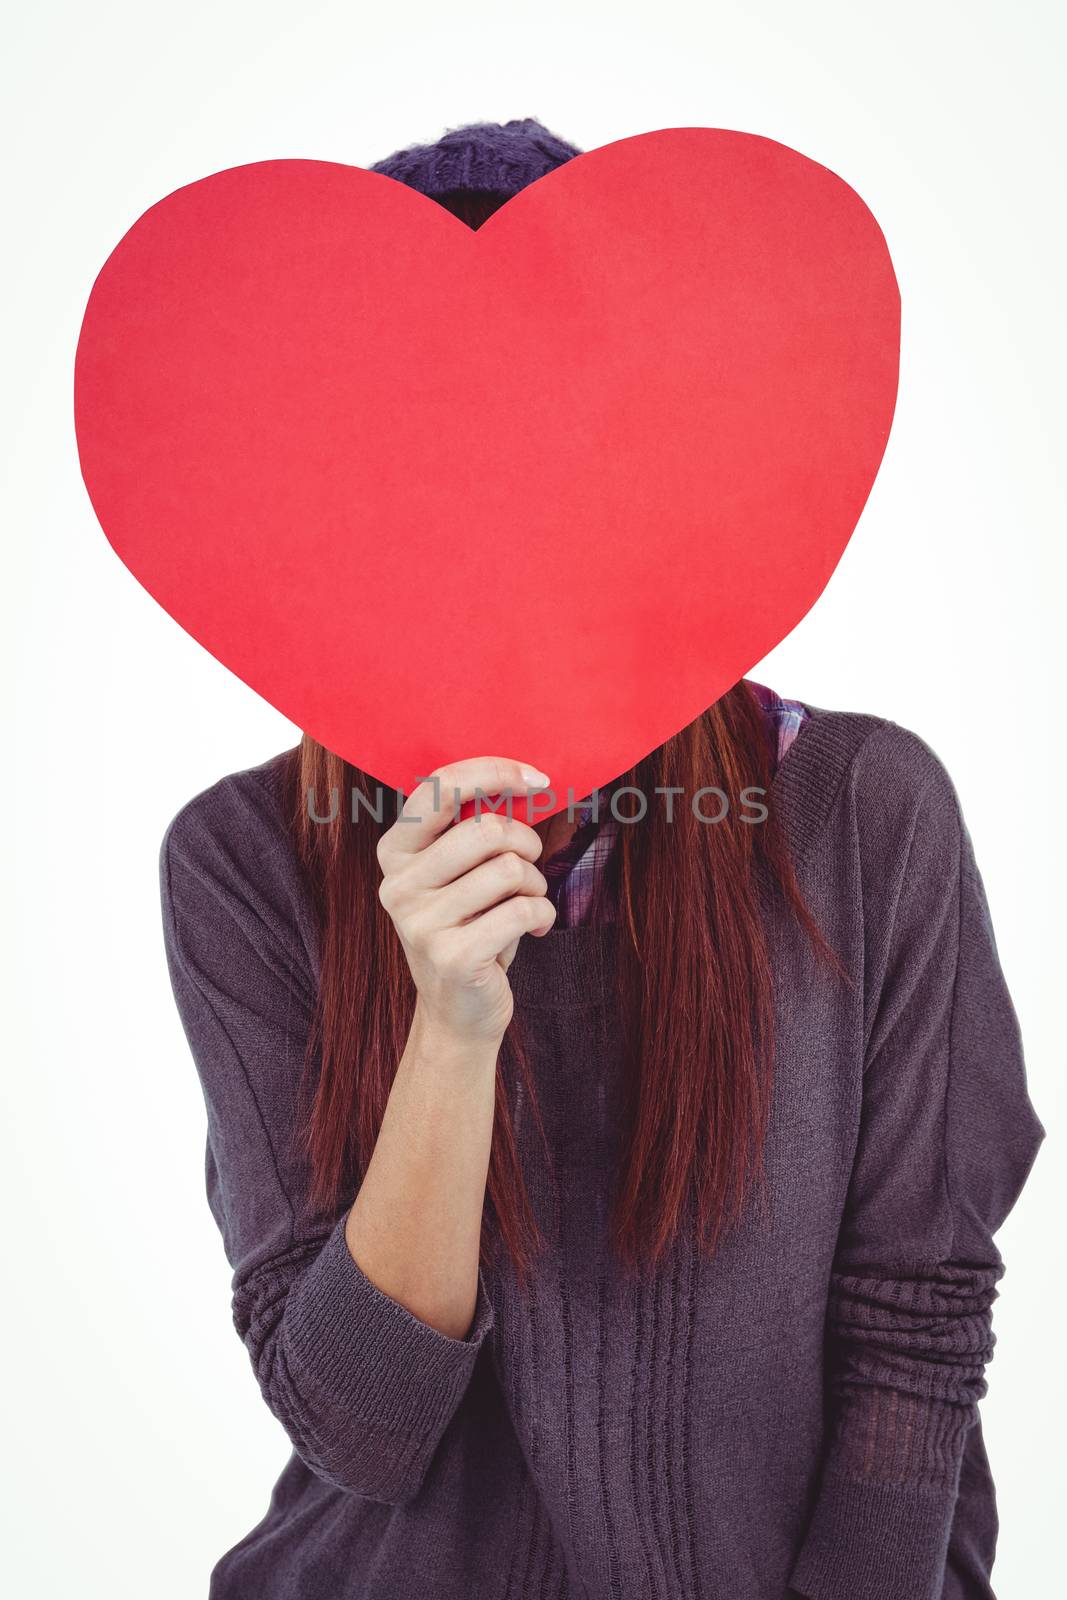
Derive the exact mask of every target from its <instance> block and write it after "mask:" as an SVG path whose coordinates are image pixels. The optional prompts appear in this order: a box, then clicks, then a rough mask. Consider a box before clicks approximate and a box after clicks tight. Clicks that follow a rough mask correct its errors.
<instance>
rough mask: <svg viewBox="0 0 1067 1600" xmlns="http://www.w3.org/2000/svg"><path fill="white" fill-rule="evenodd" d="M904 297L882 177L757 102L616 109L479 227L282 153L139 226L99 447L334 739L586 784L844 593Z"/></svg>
mask: <svg viewBox="0 0 1067 1600" xmlns="http://www.w3.org/2000/svg"><path fill="white" fill-rule="evenodd" d="M899 327H900V306H899V295H898V291H897V285H896V280H895V278H894V275H893V268H892V264H891V262H890V258H889V254H888V251H887V249H886V245H885V241H884V239H883V237H882V234H881V231H880V229H879V227H878V224H877V223H876V222H875V220H874V218H873V217H872V215H871V213H870V212H869V210H868V209H867V207H866V206H865V205H864V203H863V202H862V201H861V200H860V199H859V197H858V196H857V195H856V194H855V193H854V191H853V190H852V189H850V188H849V187H848V185H847V184H845V183H844V182H843V181H842V180H841V179H840V178H838V177H836V176H835V175H834V174H833V173H832V172H830V171H829V170H828V169H827V168H826V167H823V166H820V165H818V164H817V163H816V162H814V161H811V160H808V159H807V158H806V157H804V156H801V155H798V154H797V153H796V152H795V151H793V150H790V149H788V148H787V147H786V146H784V145H781V144H777V143H775V142H774V141H772V140H769V139H763V138H759V137H757V136H755V135H751V134H743V133H733V132H727V131H723V130H719V129H710V128H673V129H665V130H661V131H659V132H655V133H646V134H640V135H637V136H636V137H633V138H628V139H620V140H618V141H617V142H615V143H614V144H609V145H606V146H604V147H603V148H601V149H598V150H593V151H590V152H588V153H586V154H583V155H580V156H577V157H575V158H574V159H573V160H571V161H569V162H568V163H566V165H564V166H562V167H560V168H558V169H557V170H556V171H554V172H551V173H549V174H548V175H547V176H546V177H543V178H541V179H539V180H538V181H537V182H536V183H534V184H532V185H530V186H529V187H528V188H526V189H524V190H523V191H522V192H521V193H520V194H518V195H517V196H516V197H515V198H513V199H512V200H510V201H508V203H507V204H506V205H504V206H503V207H502V208H501V209H500V210H499V211H497V212H496V213H495V214H494V215H493V216H492V217H490V219H489V221H488V222H486V223H485V224H484V225H483V226H482V227H481V228H480V229H478V230H477V231H475V230H472V229H470V228H469V227H467V225H466V224H464V223H463V222H461V221H459V220H458V219H457V218H456V217H454V216H452V215H451V214H450V213H449V212H447V211H446V210H445V209H444V208H443V207H442V206H440V205H438V204H437V203H436V202H435V201H434V200H432V199H429V198H427V197H426V196H424V195H421V194H418V193H416V192H415V191H413V190H411V189H409V188H407V187H406V186H404V185H403V184H400V183H398V182H396V181H395V180H394V179H391V178H388V177H385V176H384V175H382V174H380V173H373V172H367V171H364V170H362V169H361V168H358V167H347V166H340V165H336V164H334V163H331V162H322V161H300V160H294V161H265V162H257V163H254V164H252V165H250V166H244V167H236V168H233V169H231V170H229V171H225V172H220V173H216V174H215V175H214V176H213V177H209V178H205V179H203V180H201V181H200V182H198V183H192V184H190V185H189V186H188V187H186V188H184V189H179V190H178V191H177V192H176V193H174V194H171V195H169V196H168V197H167V198H166V199H165V200H162V201H160V202H159V204H157V205H155V206H153V207H152V208H151V210H149V211H148V212H146V213H145V215H144V216H143V217H141V219H140V220H139V221H138V222H137V223H136V224H135V225H134V226H133V227H132V228H131V229H130V231H129V232H128V233H127V234H126V236H125V238H124V239H123V240H122V241H121V243H120V244H119V245H118V246H117V248H116V249H115V250H114V252H113V253H112V254H111V256H110V257H109V258H108V260H107V262H106V264H105V266H104V267H103V270H102V271H101V273H100V275H99V277H98V278H97V280H96V283H95V285H94V287H93V291H92V294H91V296H90V299H89V304H88V307H87V310H86V313H85V319H84V323H83V326H82V331H81V338H80V340H79V344H78V355H77V366H76V375H75V417H76V425H77V435H78V447H79V452H80V456H81V465H82V472H83V475H84V478H85V482H86V485H87V487H88V490H89V494H90V496H91V498H92V502H93V506H94V508H95V510H96V513H97V516H98V517H99V519H100V522H101V524H102V526H103V528H104V531H105V532H106V534H107V537H108V539H109V540H110V542H111V544H112V545H113V547H114V548H115V550H116V551H117V553H118V554H119V556H120V557H121V558H122V560H123V561H124V562H125V563H126V565H127V566H128V567H129V568H130V570H131V571H132V572H133V573H134V575H135V576H136V577H137V578H138V579H139V581H140V582H141V583H142V584H143V585H144V587H145V588H146V589H147V590H148V592H149V593H150V594H151V595H153V596H154V598H155V599H156V600H157V601H159V603H160V604H161V605H162V606H163V607H165V609H166V610H167V611H168V612H169V613H170V615H171V616H172V617H174V618H175V619H176V620H177V621H178V622H179V623H180V624H181V626H182V627H183V628H185V629H186V630H187V632H189V633H190V634H191V635H192V636H193V637H194V638H195V639H197V640H199V641H200V643H201V644H202V645H204V646H206V648H207V649H208V650H210V651H211V653H212V654H213V655H215V656H216V657H217V658H218V659H219V660H220V661H222V662H224V663H225V665H226V666H227V667H229V668H230V669H231V670H232V671H233V672H235V673H236V674H237V675H238V676H239V677H241V678H243V679H244V680H245V682H246V683H248V684H250V685H251V686H252V687H253V688H254V689H256V690H257V691H258V692H259V693H260V694H261V695H262V696H263V697H264V698H265V699H267V700H268V701H270V703H271V704H272V705H274V706H276V707H277V708H278V710H280V711H281V712H283V713H284V714H285V715H286V716H287V717H289V718H291V719H292V721H293V722H295V723H297V724H298V726H300V727H301V728H303V729H305V730H306V731H307V732H308V733H310V734H312V735H313V736H314V737H315V738H316V739H318V740H319V741H320V742H321V743H323V744H324V745H326V746H328V747H329V748H330V749H331V750H333V751H335V752H336V753H338V754H339V755H342V756H344V757H346V758H347V759H349V760H350V761H353V762H355V763H356V764H358V765H359V766H361V767H363V768H365V769H366V770H368V771H369V772H371V773H372V774H373V775H374V776H375V777H376V778H378V779H379V780H381V781H383V782H385V783H387V784H389V785H390V786H397V787H401V788H403V789H405V790H408V789H410V788H411V786H412V785H413V783H414V780H415V779H416V778H417V777H418V776H420V775H422V774H425V773H427V772H429V771H430V769H431V768H432V767H435V766H437V765H438V764H439V763H441V762H443V761H446V760H454V759H457V758H459V757H461V756H469V755H482V754H502V755H509V756H516V757H518V758H520V759H522V760H526V761H530V762H533V763H535V764H537V765H539V766H540V767H542V768H543V769H544V770H545V771H547V772H548V773H549V774H550V776H551V778H552V780H553V783H554V785H555V787H556V790H557V795H558V803H559V804H560V805H562V804H565V802H566V798H567V796H566V790H567V787H568V786H573V789H574V791H575V794H576V795H577V796H581V795H584V794H585V793H587V792H588V791H589V790H590V789H592V788H593V787H594V786H596V785H598V784H601V783H606V782H608V781H609V780H610V779H612V778H614V777H616V776H617V775H618V774H619V773H620V772H622V771H624V770H625V769H627V768H628V767H629V766H630V765H631V764H632V763H633V762H634V761H635V760H637V759H639V758H640V757H641V756H643V755H645V754H646V753H647V752H648V751H650V750H652V749H654V748H655V747H656V746H657V745H659V744H661V743H662V742H663V741H664V740H665V739H666V738H668V737H669V736H670V735H671V734H673V733H675V732H676V731H677V730H678V729H679V728H682V727H683V726H685V724H686V723H687V722H689V721H690V720H691V719H692V718H693V717H695V716H696V715H697V714H698V713H699V712H700V711H701V710H703V708H704V707H705V706H707V705H709V704H711V703H712V702H713V701H714V700H716V699H717V698H718V697H719V695H721V694H723V693H724V692H725V691H726V690H727V689H728V688H729V687H730V686H731V685H732V684H733V683H735V682H736V681H737V679H738V678H740V677H742V676H743V675H744V674H745V673H746V672H748V671H749V670H750V669H751V668H752V667H753V666H754V665H755V664H756V663H757V662H758V661H759V660H760V659H761V658H762V657H763V656H764V655H765V654H766V653H767V652H768V651H769V650H770V649H771V648H772V647H773V646H774V645H775V644H777V643H778V642H779V640H781V639H782V638H783V637H784V636H785V635H786V634H787V633H788V632H789V631H790V629H791V628H793V627H794V626H795V624H796V623H797V622H798V621H799V620H800V618H801V617H802V616H803V615H804V613H805V612H806V611H807V610H808V609H809V607H810V606H811V605H812V604H813V602H814V601H815V600H816V598H817V597H818V595H819V594H820V592H821V591H822V589H823V587H824V585H825V584H826V582H827V579H828V578H829V576H830V574H831V572H832V571H833V568H834V566H835V565H836V563H837V561H838V560H839V558H840V556H841V553H842V551H843V550H844V547H845V545H846V543H847V541H848V538H849V536H850V534H851V533H852V530H853V528H854V527H855V524H856V521H857V519H858V517H859V515H860V512H861V511H862V509H863V506H864V503H865V501H866V499H867V496H868V494H869V492H870V489H871V485H872V483H873V482H874V477H875V474H876V472H877V470H878V466H879V463H880V461H881V459H882V454H883V451H884V449H885V445H886V440H887V438H888V435H889V428H890V424H891V421H892V415H893V407H894V403H895V398H896V385H897V367H898V357H899Z"/></svg>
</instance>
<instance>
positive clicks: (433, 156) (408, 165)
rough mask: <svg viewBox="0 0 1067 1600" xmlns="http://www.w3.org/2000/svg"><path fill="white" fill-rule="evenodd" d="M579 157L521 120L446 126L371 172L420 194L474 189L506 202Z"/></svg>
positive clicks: (536, 126) (578, 152) (563, 142)
mask: <svg viewBox="0 0 1067 1600" xmlns="http://www.w3.org/2000/svg"><path fill="white" fill-rule="evenodd" d="M581 153H582V152H581V150H579V149H578V147H577V146H576V145H573V144H568V143H567V141H566V140H565V139H560V138H559V137H558V136H557V135H556V134H554V133H550V132H549V130H548V129H547V128H546V127H545V125H544V123H543V122H539V121H538V120H537V118H536V117H521V118H517V119H515V120H513V121H511V122H468V123H465V124H464V125H463V126H461V127H458V128H449V130H448V132H447V133H445V134H443V135H442V136H441V138H440V139H438V140H437V141H436V143H435V144H416V145H411V146H409V147H408V148H407V149H406V150H397V151H394V153H393V154H392V155H391V156H386V157H385V159H384V160H382V161H376V162H375V163H374V165H373V166H372V167H371V168H370V171H371V172H382V173H384V174H385V176H386V177H387V178H396V179H398V180H399V182H400V183H406V184H407V185H408V187H409V188H411V189H418V190H419V192H420V193H421V194H425V195H431V196H435V195H442V194H448V193H450V192H452V191H453V190H455V189H478V190H485V191H489V192H490V193H493V194H502V195H506V196H508V197H509V198H510V196H511V195H514V194H518V193H519V191H520V189H525V188H526V185H527V184H529V183H533V182H534V181H535V180H536V179H537V178H543V177H544V175H545V173H546V172H551V171H552V170H553V169H554V168H555V167H561V166H562V165H563V163H564V162H565V161H570V159H571V157H572V156H577V155H581Z"/></svg>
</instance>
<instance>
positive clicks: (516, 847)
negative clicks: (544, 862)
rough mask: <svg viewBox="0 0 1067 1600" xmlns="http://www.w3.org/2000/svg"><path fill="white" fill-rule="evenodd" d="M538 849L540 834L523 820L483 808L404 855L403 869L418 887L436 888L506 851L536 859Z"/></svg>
mask: <svg viewBox="0 0 1067 1600" xmlns="http://www.w3.org/2000/svg"><path fill="white" fill-rule="evenodd" d="M542 849H543V844H542V841H541V836H540V834H539V833H537V832H536V831H535V830H534V829H533V828H530V827H528V826H527V825H526V823H525V822H520V821H519V819H518V818H517V817H510V818H509V817H505V816H501V815H500V814H498V813H495V812H491V811H486V812H483V813H482V815H481V816H476V817H468V818H467V820H466V821H465V822H457V823H455V824H454V826H453V827H451V828H448V829H446V830H445V832H444V833H442V834H441V835H440V836H439V837H438V838H436V839H434V840H433V842H432V843H431V844H429V845H427V847H426V849H425V850H422V851H420V852H419V853H418V854H417V855H416V856H415V857H413V858H407V860H406V863H405V871H406V872H407V873H408V874H409V875H410V878H411V881H412V883H414V884H416V885H417V886H418V887H419V888H421V889H438V888H441V887H443V886H444V885H445V884H448V883H454V882H455V880H456V879H457V878H460V877H462V876H463V874H464V873H465V872H470V871H472V869H473V868H475V867H477V866H478V865H479V864H480V863H481V862H483V861H488V860H489V858H490V857H491V856H497V855H502V854H504V853H505V852H508V853H510V854H512V855H517V856H521V857H522V859H523V860H524V861H536V860H537V859H538V857H539V856H540V854H541V851H542Z"/></svg>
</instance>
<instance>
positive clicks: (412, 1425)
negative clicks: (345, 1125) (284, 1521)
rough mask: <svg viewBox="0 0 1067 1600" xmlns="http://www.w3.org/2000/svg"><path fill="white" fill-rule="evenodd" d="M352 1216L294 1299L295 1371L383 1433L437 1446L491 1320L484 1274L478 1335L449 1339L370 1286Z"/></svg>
mask: <svg viewBox="0 0 1067 1600" xmlns="http://www.w3.org/2000/svg"><path fill="white" fill-rule="evenodd" d="M346 1220H347V1219H346V1217H344V1216H342V1217H341V1218H340V1219H339V1220H338V1221H337V1223H336V1224H335V1226H334V1228H333V1229H332V1231H331V1233H330V1235H329V1237H328V1239H327V1240H326V1243H325V1244H324V1246H323V1247H322V1249H321V1251H320V1252H319V1254H318V1256H317V1257H316V1258H315V1260H314V1261H313V1262H312V1264H311V1266H310V1267H309V1268H308V1270H307V1272H305V1273H304V1274H303V1276H302V1277H301V1279H300V1280H299V1282H298V1284H297V1285H296V1287H295V1288H294V1289H293V1291H291V1293H290V1295H289V1299H288V1303H287V1305H286V1319H285V1320H286V1344H287V1349H288V1355H289V1361H290V1365H291V1367H292V1368H293V1369H294V1370H296V1371H299V1372H300V1373H301V1374H302V1375H304V1376H305V1377H307V1378H309V1379H310V1380H311V1381H312V1382H313V1383H315V1384H316V1385H317V1386H318V1387H319V1388H320V1389H321V1390H322V1391H323V1392H324V1393H326V1394H328V1395H329V1396H330V1399H331V1400H332V1401H333V1402H334V1403H336V1404H338V1405H341V1406H343V1407H345V1409H346V1410H347V1411H348V1412H349V1414H350V1416H351V1417H352V1418H353V1419H354V1420H359V1421H363V1422H366V1423H369V1424H372V1425H373V1426H374V1428H375V1431H378V1430H383V1431H384V1432H385V1433H387V1434H390V1435H399V1436H400V1437H401V1438H406V1439H409V1440H411V1441H412V1442H413V1443H414V1442H415V1441H417V1440H422V1439H425V1440H431V1439H432V1440H436V1438H437V1437H438V1436H439V1435H440V1433H441V1431H442V1430H443V1428H444V1427H445V1425H446V1424H447V1422H448V1420H449V1418H450V1417H451V1415H452V1413H453V1412H454V1410H455V1409H456V1407H457V1405H458V1404H459V1402H460V1400H461V1399H462V1397H463V1393H464V1391H465V1390H466V1387H467V1385H468V1383H469V1381H470V1377H471V1374H472V1372H473V1370H474V1363H475V1361H476V1360H477V1357H478V1352H479V1350H480V1349H481V1346H482V1343H483V1341H484V1339H485V1336H486V1334H487V1333H488V1332H489V1329H490V1328H491V1327H492V1324H493V1311H492V1306H491V1304H490V1301H489V1298H488V1295H487V1294H486V1290H485V1284H484V1282H483V1280H482V1275H481V1272H479V1274H478V1297H477V1301H476V1304H475V1311H474V1320H473V1322H472V1324H471V1328H470V1332H469V1333H468V1334H467V1337H466V1338H465V1339H453V1338H450V1337H449V1336H448V1335H447V1334H444V1333H440V1332H439V1331H438V1330H437V1329H436V1328H432V1327H431V1326H430V1324H429V1323H427V1322H423V1321H421V1319H420V1318H418V1317H416V1316H414V1315H413V1313H412V1312H410V1311H408V1309H407V1308H406V1307H405V1306H402V1305H401V1304H400V1303H399V1301H397V1300H393V1299H392V1298H391V1297H390V1296H389V1295H387V1294H384V1293H383V1292H382V1290H380V1289H379V1288H377V1287H376V1286H375V1285H374V1284H373V1283H371V1281H370V1279H369V1278H368V1277H367V1276H366V1274H365V1273H364V1272H363V1271H362V1269H361V1268H360V1267H359V1266H358V1265H357V1263H356V1262H355V1260H354V1259H353V1257H352V1254H351V1252H350V1251H349V1248H348V1245H347V1243H346V1240H345V1222H346Z"/></svg>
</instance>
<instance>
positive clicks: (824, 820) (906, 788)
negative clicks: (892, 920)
mask: <svg viewBox="0 0 1067 1600" xmlns="http://www.w3.org/2000/svg"><path fill="white" fill-rule="evenodd" d="M800 703H801V704H802V705H803V706H804V710H805V712H806V713H807V716H806V717H805V720H804V722H803V724H802V726H801V728H800V730H799V732H798V734H797V737H796V739H795V740H794V743H793V746H792V748H791V749H790V751H789V754H788V756H787V757H786V760H785V762H784V763H783V768H782V775H783V779H784V787H785V789H786V790H787V799H788V801H789V807H788V809H789V810H790V812H791V814H792V815H793V817H794V819H795V821H796V824H797V828H798V832H799V835H800V836H801V839H802V842H803V843H804V844H806V845H809V846H814V845H815V844H816V843H817V842H818V841H819V839H820V837H825V835H826V834H827V831H828V830H829V832H831V833H833V834H836V836H837V837H839V836H840V829H841V827H842V826H845V827H846V828H848V830H849V831H850V832H851V833H852V834H853V836H854V839H855V841H856V849H857V852H858V853H859V855H860V857H861V858H862V859H865V860H867V861H869V862H875V861H883V862H887V863H888V862H890V861H894V860H895V861H898V862H899V861H901V860H902V859H904V858H906V857H907V856H908V855H909V854H914V853H916V852H919V853H922V852H923V851H925V852H926V855H927V856H928V858H929V859H928V865H930V866H931V867H936V866H937V865H939V864H942V865H944V866H946V867H947V866H948V865H949V864H950V863H951V862H952V860H953V859H954V858H955V857H956V856H958V852H959V844H960V836H961V831H962V829H963V818H962V814H961V809H960V802H959V796H958V793H957V790H956V786H955V784H954V782H953V779H952V777H951V775H950V773H949V771H948V768H947V767H946V765H945V762H944V761H943V760H942V758H941V756H940V755H939V754H938V752H937V751H936V749H935V748H934V747H933V745H932V744H931V743H930V741H929V740H928V739H927V738H925V737H924V736H923V735H922V734H921V733H919V732H918V731H916V730H915V729H913V728H909V727H905V726H903V725H902V724H901V723H899V722H895V721H893V720H892V718H889V717H884V716H879V715H877V714H875V713H868V712H854V711H837V710H830V709H827V708H825V707H822V706H816V705H812V704H809V703H807V702H803V701H802V702H800ZM835 823H836V824H837V827H836V828H835V827H834V826H833V825H834V824H835Z"/></svg>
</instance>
